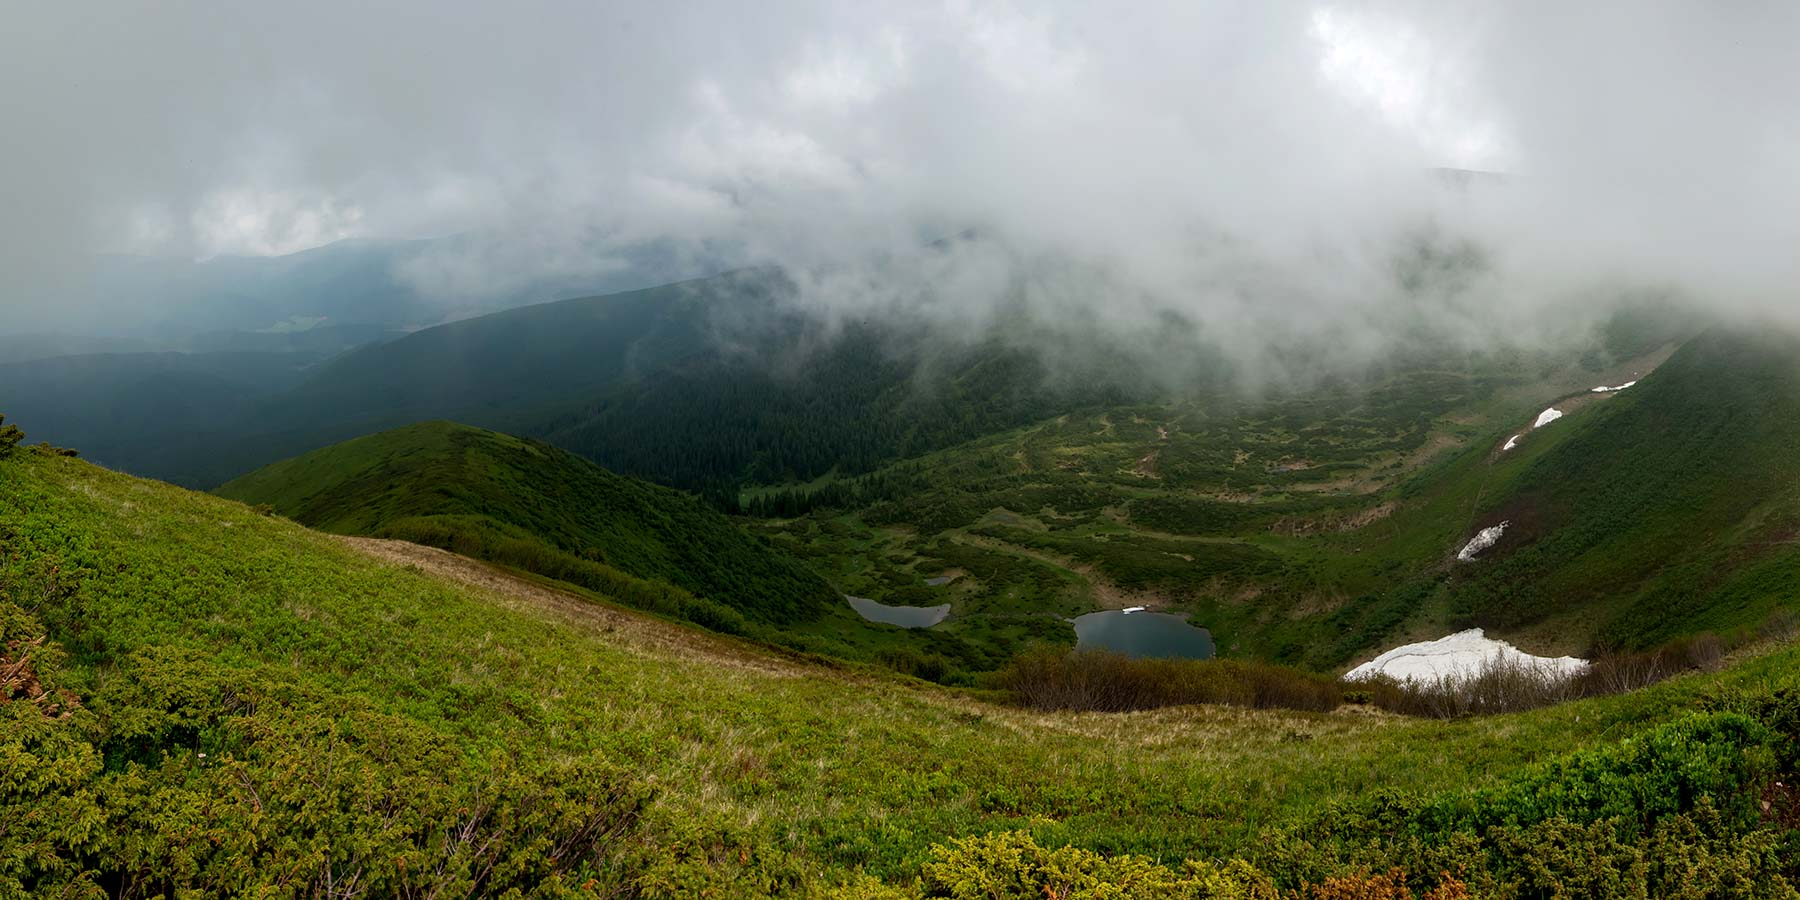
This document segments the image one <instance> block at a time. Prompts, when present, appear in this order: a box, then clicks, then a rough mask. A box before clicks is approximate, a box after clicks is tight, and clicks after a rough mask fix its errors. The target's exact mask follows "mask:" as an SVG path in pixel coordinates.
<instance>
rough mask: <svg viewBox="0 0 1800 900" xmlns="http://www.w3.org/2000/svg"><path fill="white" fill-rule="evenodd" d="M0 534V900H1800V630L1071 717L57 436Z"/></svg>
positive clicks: (12, 501) (12, 495)
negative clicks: (1488, 702)
mask: <svg viewBox="0 0 1800 900" xmlns="http://www.w3.org/2000/svg"><path fill="white" fill-rule="evenodd" d="M0 551H3V552H0V646H3V647H5V651H4V653H5V656H6V659H5V665H4V666H0V671H5V672H7V673H9V674H8V680H7V681H6V683H5V691H6V693H5V695H4V696H5V698H6V700H5V702H0V716H4V717H5V719H6V723H7V725H6V727H5V728H0V821H4V822H6V823H7V827H6V828H5V829H4V830H3V831H0V892H30V893H35V894H51V895H57V896H73V897H86V896H96V897H97V896H120V897H140V896H148V895H152V894H154V895H157V896H162V895H167V894H178V893H182V892H187V891H193V892H197V893H199V894H232V893H241V892H257V891H269V892H275V893H284V894H285V893H298V894H324V893H329V892H333V891H337V892H342V891H344V890H346V889H350V890H358V891H362V892H365V893H366V895H368V896H401V895H408V894H420V893H425V892H428V891H431V890H433V889H436V890H438V891H440V892H449V893H454V894H459V895H461V894H469V893H480V894H500V893H503V892H505V891H507V890H509V889H513V888H517V889H519V890H521V891H522V892H527V893H535V894H536V895H544V896H555V895H571V896H574V895H582V896H587V895H592V894H600V895H606V896H628V897H629V896H641V897H674V896H697V895H702V894H711V895H714V896H767V895H806V894H814V895H819V894H838V895H841V896H856V897H915V896H921V895H930V896H940V897H944V896H948V897H977V896H980V897H1006V898H1011V897H1020V898H1023V897H1042V896H1045V895H1046V893H1055V892H1068V891H1070V890H1072V889H1074V888H1075V887H1078V886H1080V885H1083V884H1085V885H1087V889H1088V890H1093V891H1099V890H1105V889H1107V888H1106V886H1107V885H1111V886H1112V889H1113V890H1116V891H1119V892H1122V893H1123V895H1129V896H1149V897H1159V896H1161V897H1177V896H1184V897H1186V896H1243V897H1273V896H1275V895H1276V894H1275V892H1276V891H1277V890H1284V891H1293V892H1296V893H1295V894H1293V896H1296V897H1298V896H1300V894H1298V893H1297V892H1298V891H1299V889H1300V888H1301V886H1302V885H1303V884H1312V885H1314V886H1315V890H1316V891H1323V890H1326V889H1327V888H1328V887H1329V888H1330V889H1332V890H1336V891H1338V892H1339V893H1312V894H1308V895H1307V896H1409V894H1405V893H1401V894H1393V893H1383V894H1367V893H1363V894H1351V893H1348V891H1350V889H1351V888H1352V887H1354V886H1355V885H1358V884H1360V885H1362V886H1363V887H1364V888H1365V889H1368V888H1369V885H1370V883H1371V881H1370V879H1371V878H1372V877H1373V875H1372V873H1385V872H1387V871H1388V870H1389V869H1390V868H1392V867H1403V868H1404V869H1406V870H1407V871H1408V872H1410V873H1412V875H1413V877H1412V880H1411V882H1410V884H1411V885H1412V886H1413V887H1414V888H1416V889H1417V890H1419V891H1421V892H1423V891H1424V890H1426V889H1428V888H1431V887H1433V886H1434V885H1437V884H1438V883H1439V882H1443V883H1444V885H1443V886H1444V888H1445V890H1447V891H1450V893H1443V894H1439V895H1437V896H1455V895H1456V894H1454V890H1456V889H1457V886H1458V885H1460V884H1463V883H1466V884H1467V885H1469V886H1470V887H1472V888H1473V889H1474V890H1476V891H1477V893H1478V895H1480V896H1497V897H1509V896H1552V895H1559V896H1560V895H1576V896H1619V895H1640V896H1641V895H1645V894H1648V895H1654V896H1669V895H1674V894H1676V893H1680V892H1686V893H1687V894H1689V895H1693V896H1792V889H1791V887H1789V886H1788V885H1789V883H1790V882H1791V881H1792V879H1794V878H1797V877H1800V871H1797V870H1796V868H1795V863H1796V860H1800V853H1796V852H1795V851H1796V850H1800V840H1797V835H1796V831H1795V828H1796V826H1800V806H1796V798H1795V796H1794V794H1793V792H1792V790H1791V788H1787V787H1783V785H1791V784H1793V783H1794V781H1793V779H1794V778H1795V777H1796V776H1797V775H1800V758H1796V756H1795V753H1794V748H1795V747H1796V746H1800V743H1797V742H1800V695H1797V694H1796V693H1795V691H1796V689H1800V682H1796V676H1795V673H1796V672H1797V671H1800V667H1797V666H1796V665H1795V663H1796V662H1797V661H1800V657H1797V656H1796V651H1795V650H1794V649H1793V648H1792V647H1783V648H1780V649H1778V650H1776V651H1774V652H1773V653H1771V654H1770V655H1765V656H1758V657H1749V658H1744V659H1741V660H1739V661H1738V662H1737V665H1736V666H1735V667H1734V668H1732V669H1730V670H1728V671H1726V672H1723V673H1720V674H1714V675H1705V676H1691V677H1684V678H1678V679H1675V680H1673V681H1670V682H1666V683H1664V684H1662V685H1660V686H1658V687H1655V688H1652V689H1650V690H1648V691H1645V692H1642V693H1638V694H1633V695H1626V696H1620V697H1611V698H1605V699H1600V700H1593V701H1583V702H1580V703H1575V704H1571V705H1567V706H1563V707H1557V708H1552V709H1548V710H1542V711H1538V712H1534V713H1530V714H1523V715H1517V716H1506V717H1500V718H1493V719H1469V720H1459V721H1451V722H1436V721H1422V720H1405V719H1395V718H1392V717H1386V716H1378V715H1368V714H1350V713H1336V714H1294V713H1275V712H1256V711H1248V710H1232V709H1224V708H1208V707H1189V708H1176V709H1167V710H1161V711H1157V712H1153V713H1138V714H1129V715H1102V714H1082V715H1069V714H1041V713H1027V712H1022V711H1019V710H1015V709H1010V708H1007V707H1002V706H995V705H992V704H990V703H988V702H985V701H983V700H981V699H979V698H978V697H976V696H973V695H969V694H964V693H957V692H952V691H947V690H944V689H940V688H935V687H931V686H927V685H920V684H919V683H917V682H910V681H904V680H896V679H890V678H885V677H878V676H876V675H873V674H858V673H855V672H845V671H843V670H840V669H836V668H829V667H821V666H816V665H812V664H805V663H798V662H794V661H791V660H788V659H783V658H778V657H772V656H768V655H765V654H763V653H762V652H760V651H757V650H755V649H753V648H749V647H746V646H743V645H739V644H736V643H734V642H732V641H731V640H729V639H725V638H719V637H714V636H709V635H706V634H704V633H701V632H696V631H692V630H688V629H685V628H683V627H681V626H678V625H673V624H668V623H661V622H658V621H655V620H648V619H643V618H639V617H637V616H635V615H632V614H629V613H624V612H620V611H618V610H617V609H615V608H612V607H609V606H608V605H606V604H604V603H584V602H578V601H573V600H565V601H557V602H552V601H549V600H546V599H544V598H543V597H542V596H540V595H535V594H532V593H531V592H528V591H520V590H516V589H512V588H509V587H507V583H506V582H505V581H504V580H503V579H491V580H488V581H485V582H484V583H485V584H486V585H488V586H486V587H480V586H465V585H462V584H458V583H451V582H446V581H442V580H438V579H437V578H435V577H433V576H431V575H429V574H427V573H426V572H424V571H421V570H420V569H418V568H409V567H403V566H395V565H390V564H387V563H383V562H379V561H377V560H374V559H371V558H369V557H366V556H363V555H360V554H359V553H358V552H357V551H356V549H354V548H353V547H351V546H349V545H346V544H345V543H344V542H342V541H341V540H339V539H337V538H333V537H331V536H329V535H325V534H322V533H318V532H313V531H308V530H305V529H302V528H300V527H299V526H297V525H294V524H292V523H290V522H287V521H285V520H282V519H277V518H269V517H264V516H259V515H257V514H256V513H255V512H254V511H253V510H251V509H250V508H248V507H245V506H242V505H239V504H236V503H233V502H230V501H226V500H223V499H220V498H215V497H210V496H206V495H202V494H194V493H189V492H186V491H183V490H180V489H177V488H173V487H170V486H168V485H163V484H158V483H154V482H145V481H139V480H136V479H133V478H129V477H126V476H122V475H118V474H114V473H111V472H108V471H105V470H102V469H99V468H97V467H94V466H92V465H89V464H87V463H84V462H82V461H80V460H72V459H64V458H57V457H50V456H46V455H41V454H38V453H34V452H29V451H21V452H19V453H16V454H14V455H13V456H12V457H11V458H8V459H4V460H0ZM1182 860H1191V861H1192V862H1188V863H1183V862H1181V861H1182ZM1440 873H1442V874H1440ZM1383 877H1385V876H1383ZM1331 879H1344V880H1340V881H1331Z"/></svg>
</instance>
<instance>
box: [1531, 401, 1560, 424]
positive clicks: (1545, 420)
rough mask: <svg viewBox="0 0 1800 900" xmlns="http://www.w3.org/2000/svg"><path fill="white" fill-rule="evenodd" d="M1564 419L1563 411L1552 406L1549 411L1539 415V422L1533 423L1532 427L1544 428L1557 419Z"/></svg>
mask: <svg viewBox="0 0 1800 900" xmlns="http://www.w3.org/2000/svg"><path fill="white" fill-rule="evenodd" d="M1562 417H1563V413H1562V410H1560V409H1557V408H1556V407H1554V406H1552V407H1550V408H1549V409H1546V410H1544V411H1543V412H1541V413H1538V417H1537V421H1536V422H1534V423H1532V425H1531V427H1533V428H1542V427H1544V426H1545V425H1548V424H1550V423H1551V422H1554V421H1556V420H1557V419H1560V418H1562Z"/></svg>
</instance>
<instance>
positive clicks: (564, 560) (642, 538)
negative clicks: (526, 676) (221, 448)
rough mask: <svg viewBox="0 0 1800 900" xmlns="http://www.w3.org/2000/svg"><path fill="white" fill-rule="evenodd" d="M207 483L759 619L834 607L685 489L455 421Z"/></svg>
mask: <svg viewBox="0 0 1800 900" xmlns="http://www.w3.org/2000/svg"><path fill="white" fill-rule="evenodd" d="M218 493H219V494H220V495H221V496H225V497H229V498H232V499H234V500H242V501H244V502H245V503H250V504H259V503H266V504H269V505H270V506H271V507H273V508H274V510H275V511H276V512H279V513H281V514H282V515H285V516H287V517H289V518H292V519H294V520H295V521H298V522H301V523H303V524H306V525H309V526H312V527H314V528H318V529H321V530H323V531H330V532H335V533H338V534H358V535H370V536H375V537H397V538H403V539H406V540H411V541H416V542H419V543H425V544H431V545H433V546H438V547H444V548H446V549H451V550H455V551H457V552H459V553H463V554H465V555H469V556H479V557H483V558H487V559H494V560H496V561H499V562H505V563H508V564H511V565H516V566H519V567H520V568H525V569H529V570H532V571H536V572H540V573H542V574H545V575H548V576H550V577H555V578H566V579H568V580H574V581H578V582H579V581H582V579H580V578H579V577H571V576H578V575H579V574H580V573H579V571H578V570H580V569H582V563H584V562H585V563H589V564H598V565H600V566H607V567H611V568H614V569H618V570H621V571H623V572H626V573H629V574H631V575H635V576H637V577H639V578H644V579H654V580H658V581H665V582H668V583H670V584H674V585H678V586H680V587H681V588H683V589H685V590H688V591H691V592H693V593H694V594H696V595H698V596H700V597H702V598H705V599H707V600H711V601H713V602H716V603H721V604H724V605H726V606H728V607H730V608H731V609H734V610H736V611H738V612H740V613H742V614H743V615H745V616H748V617H750V618H751V619H754V620H757V621H761V622H765V623H769V624H781V623H788V622H795V621H806V620H810V619H812V618H816V617H817V615H818V614H819V612H820V611H821V610H822V609H823V608H825V607H826V606H838V605H842V604H841V603H840V602H839V601H838V598H837V595H836V594H835V593H834V592H833V591H832V590H831V588H830V586H829V585H827V584H826V583H825V582H824V581H823V580H822V579H820V578H819V577H818V576H817V575H814V574H812V573H811V572H809V571H807V570H806V568H805V567H804V566H801V565H800V564H798V563H796V562H794V561H792V560H790V559H787V558H785V557H784V556H782V555H781V554H780V553H778V552H776V551H774V550H772V549H770V548H769V547H767V546H765V545H763V544H762V543H760V542H758V541H757V540H756V539H754V538H752V537H751V536H749V535H747V534H745V533H744V532H743V531H741V530H740V529H739V528H738V527H737V526H736V525H734V524H733V523H732V522H731V521H730V520H729V519H727V518H725V517H724V516H723V515H721V514H719V513H718V512H716V511H714V510H712V509H710V508H708V507H707V506H705V505H704V504H702V503H700V502H699V501H698V500H696V499H694V498H693V497H691V496H689V495H687V494H683V493H681V492H679V491H673V490H669V489H667V488H662V487H658V486H656V485H652V484H648V483H646V482H643V481H638V480H637V479H634V478H627V477H625V476H623V475H616V474H614V473H612V472H608V471H607V470H605V469H602V468H600V467H599V466H596V465H594V464H593V463H591V462H588V461H587V460H585V459H582V458H581V457H578V456H575V455H574V454H571V453H568V452H567V451H564V450H559V449H557V448H555V447H551V446H549V445H547V444H543V443H539V442H536V441H529V440H524V439H520V438H516V437H512V436H510V435H504V434H499V433H497V432H492V431H487V430H484V429H480V428H472V427H469V426H467V425H458V424H456V423H454V422H426V423H423V424H419V425H409V426H406V427H403V428H396V429H393V430H390V431H384V432H381V433H379V434H372V435H368V436H366V437H360V438H356V439H354V440H349V441H345V442H343V443H341V444H334V445H332V446H330V447H326V448H324V449H322V450H315V451H313V452H311V453H307V454H305V455H302V456H298V457H295V458H293V459H288V460H283V461H281V462H278V463H274V464H272V465H269V466H265V467H264V468H261V469H258V470H257V471H255V472H252V473H250V474H248V475H245V476H243V477H241V478H238V479H235V480H233V481H231V482H229V483H227V484H225V485H223V486H221V487H220V488H219V489H218ZM592 567H593V566H589V568H592Z"/></svg>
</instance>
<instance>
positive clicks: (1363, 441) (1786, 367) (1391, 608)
mask: <svg viewBox="0 0 1800 900" xmlns="http://www.w3.org/2000/svg"><path fill="white" fill-rule="evenodd" d="M1622 343H1623V346H1622V347H1621V349H1619V350H1618V351H1617V352H1616V353H1612V354H1608V358H1604V359H1600V360H1595V361H1590V360H1583V361H1579V362H1578V361H1574V360H1570V361H1566V362H1562V363H1546V362H1540V363H1538V364H1535V365H1534V364H1532V363H1530V362H1529V361H1525V360H1517V361H1512V362H1508V361H1505V360H1493V359H1490V360H1472V361H1468V362H1465V363H1464V364H1463V365H1461V366H1459V367H1457V366H1448V365H1443V366H1439V367H1436V368H1410V369H1402V370H1399V371H1396V372H1393V373H1391V374H1388V375H1386V376H1385V377H1379V378H1375V379H1372V380H1371V381H1370V382H1368V383H1365V384H1359V385H1348V384H1347V385H1340V386H1336V387H1333V386H1330V385H1327V386H1324V387H1323V388H1322V389H1320V390H1318V391H1316V392H1311V393H1307V394H1303V395H1297V396H1290V397H1275V398H1269V399H1265V400H1261V401H1244V400H1239V399H1233V398H1230V397H1211V398H1200V399H1196V400H1190V401H1183V402H1169V403H1158V404H1138V405H1133V406H1114V407H1107V408H1102V409H1097V410H1092V411H1083V412H1080V413H1076V414H1072V415H1065V416H1061V417H1058V418H1055V419H1051V420H1046V421H1043V422H1040V423H1037V424H1035V425H1032V426H1030V427H1027V428H1023V429H1017V430H1014V431H1011V432H1007V433H1003V434H999V435H994V436H991V437H988V438H983V439H981V440H977V441H973V442H968V443H965V444H962V445H959V446H957V447H954V448H950V449H948V450H945V451H942V452H938V453H932V454H927V455H924V456H920V457H917V458H915V459H912V460H908V461H906V462H903V463H900V464H897V465H893V466H890V467H886V468H884V469H882V470H880V471H878V472H877V473H875V474H874V475H872V476H869V477H864V478H835V479H825V480H821V481H817V482H814V483H812V484H808V485H804V486H788V487H780V488H768V489H763V490H759V491H752V492H749V493H747V494H746V498H745V502H746V503H747V504H748V505H749V506H750V507H751V508H752V509H753V510H756V511H759V512H761V513H763V514H764V515H766V516H770V517H772V518H771V519H770V520H769V521H767V522H765V523H764V524H763V526H762V527H763V529H764V530H765V532H766V533H768V534H769V535H770V536H771V537H772V538H773V539H775V540H776V541H778V542H779V543H780V545H781V546H784V547H787V548H789V549H790V550H791V551H792V552H794V553H795V554H796V555H800V556H802V557H804V558H806V559H807V560H809V561H810V562H811V563H812V564H813V565H814V566H815V568H817V569H819V570H820V571H823V572H826V573H828V574H830V575H831V577H833V578H834V579H835V580H836V581H837V582H838V583H839V584H841V585H842V586H843V587H844V588H845V589H846V590H848V591H850V592H851V593H854V594H857V595H859V596H870V597H873V598H875V599H878V600H884V601H886V602H904V603H919V604H923V603H927V602H930V603H942V602H949V603H951V604H952V607H953V608H952V617H951V618H950V619H949V620H948V621H947V622H946V623H945V624H944V625H942V626H939V628H938V629H937V630H941V631H944V632H945V633H946V634H951V635H960V636H963V637H965V638H968V639H970V640H978V641H985V642H989V643H999V644H1002V645H1007V646H1017V645H1018V644H1019V643H1021V641H1022V638H1020V637H1018V636H1010V637H1009V636H1007V635H1005V634H1003V633H999V632H998V629H999V627H1001V626H1003V625H1010V624H1012V623H1017V622H1020V621H1026V620H1028V619H1029V618H1030V617H1036V616H1046V615H1057V616H1070V615H1075V614H1078V613H1081V612H1085V611H1089V610H1093V609H1102V608H1119V607H1123V606H1127V605H1147V606H1151V607H1161V608H1168V609H1173V610H1176V611H1182V612H1187V613H1189V614H1190V615H1191V616H1192V617H1193V620H1194V621H1196V622H1198V623H1200V624H1204V625H1206V626H1208V627H1209V628H1210V629H1211V630H1212V631H1213V633H1214V635H1215V638H1217V639H1218V645H1219V647H1220V648H1221V651H1222V652H1223V653H1224V654H1226V655H1240V656H1248V657H1258V658H1263V659H1271V660H1278V661H1285V662H1290V663H1295V664H1299V665H1303V666H1306V667H1310V668H1315V669H1323V670H1330V669H1334V668H1338V667H1342V666H1344V665H1347V664H1348V663H1350V662H1352V661H1354V660H1356V659H1359V658H1367V657H1368V656H1371V655H1373V653H1374V652H1375V651H1378V650H1379V649H1382V648H1384V647H1388V646H1393V645H1395V644H1398V643H1404V642H1406V641H1408V640H1417V639H1424V638H1435V637H1440V636H1442V635H1443V634H1445V633H1446V632H1447V631H1449V630H1454V629H1460V628H1464V627H1468V626H1471V625H1481V626H1485V627H1488V628H1490V629H1493V630H1494V631H1496V632H1497V633H1499V634H1500V635H1502V636H1505V637H1507V638H1509V639H1512V640H1515V641H1517V642H1519V643H1521V644H1522V645H1523V646H1525V647H1527V649H1530V650H1532V651H1533V652H1538V653H1548V654H1551V655H1561V654H1566V653H1573V654H1584V655H1585V654H1589V653H1592V652H1596V651H1598V650H1602V649H1607V648H1625V649H1640V648H1645V647H1650V646H1654V645H1657V644H1660V643H1662V642H1665V641H1669V640H1672V639H1675V638H1679V637H1681V636H1684V635H1691V634H1695V633H1699V632H1702V631H1708V630H1712V631H1719V632H1724V631H1728V630H1730V629H1735V628H1742V627H1748V626H1754V625H1755V624H1757V623H1758V622H1760V621H1761V620H1762V619H1763V618H1764V617H1765V616H1766V615H1768V614H1769V612H1770V611H1771V610H1772V609H1774V608H1775V607H1776V606H1777V605H1778V604H1781V603H1790V602H1792V601H1793V600H1794V599H1795V598H1796V596H1797V595H1796V594H1795V592H1794V589H1793V587H1792V585H1794V584H1796V583H1800V545H1797V544H1796V543H1795V541H1794V535H1795V534H1796V533H1800V494H1797V493H1796V491H1800V487H1797V486H1800V461H1797V460H1796V458H1795V457H1794V455H1793V453H1792V450H1791V448H1793V447H1795V446H1800V409H1796V408H1795V404H1796V403H1800V383H1797V379H1800V347H1796V346H1795V345H1794V342H1793V341H1791V340H1787V339H1782V338H1777V337H1772V336H1752V335H1745V334H1740V333H1733V332H1713V333H1708V334H1706V335H1704V336H1702V337H1700V338H1698V339H1695V340H1693V341H1691V342H1688V343H1686V344H1684V345H1682V346H1681V348H1680V349H1679V350H1675V349H1674V345H1672V344H1669V345H1657V344H1654V343H1651V344H1650V345H1649V346H1648V347H1646V346H1645V344H1646V343H1647V341H1635V342H1632V341H1626V342H1622ZM1665 360H1666V361H1665ZM1640 376H1642V378H1641V382H1640V383H1639V384H1637V385H1635V386H1634V387H1632V388H1631V389H1629V390H1626V391H1623V392H1618V393H1610V394H1598V395H1597V394H1593V393H1592V392H1590V391H1589V388H1591V387H1592V386H1594V385H1597V384H1610V385H1617V384H1623V383H1624V382H1626V381H1628V380H1634V379H1638V378H1639V377H1640ZM1551 405H1557V406H1558V407H1559V408H1561V409H1564V410H1566V411H1567V413H1568V415H1567V416H1566V417H1565V418H1563V419H1561V420H1559V421H1557V422H1555V423H1553V424H1550V425H1548V426H1547V427H1545V428H1543V429H1541V430H1535V431H1533V430H1531V429H1530V425H1531V423H1532V422H1533V420H1534V418H1535V417H1536V415H1537V413H1538V411H1540V410H1542V409H1544V408H1545V407H1548V406H1551ZM1514 435H1520V436H1521V440H1520V441H1519V443H1518V445H1517V446H1516V447H1515V449H1513V450H1510V451H1503V450H1502V449H1501V448H1502V447H1503V446H1504V444H1505V443H1506V442H1507V440H1508V439H1509V438H1510V437H1512V436H1514ZM809 510H811V511H810V512H809ZM1501 521H1507V522H1510V523H1511V524H1510V525H1509V530H1508V531H1507V533H1506V536H1505V538H1504V539H1503V540H1502V541H1501V542H1500V544H1499V545H1498V546H1497V547H1495V548H1494V549H1493V550H1492V551H1490V552H1489V553H1487V554H1485V555H1484V556H1483V557H1482V558H1481V559H1479V560H1477V561H1476V562H1473V563H1459V562H1457V561H1456V560H1455V555H1456V552H1457V550H1458V549H1459V548H1460V547H1462V546H1463V544H1464V543H1466V542H1467V541H1468V540H1469V538H1470V537H1471V536H1473V534H1474V533H1475V532H1476V531H1478V530H1479V529H1481V528H1483V527H1485V526H1488V525H1493V524H1497V523H1499V522H1501ZM940 573H951V574H953V575H955V576H956V578H955V580H954V581H953V582H952V583H951V584H950V585H947V586H943V587H933V586H930V585H928V584H927V583H926V579H927V578H930V577H932V576H936V575H939V574H940Z"/></svg>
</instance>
